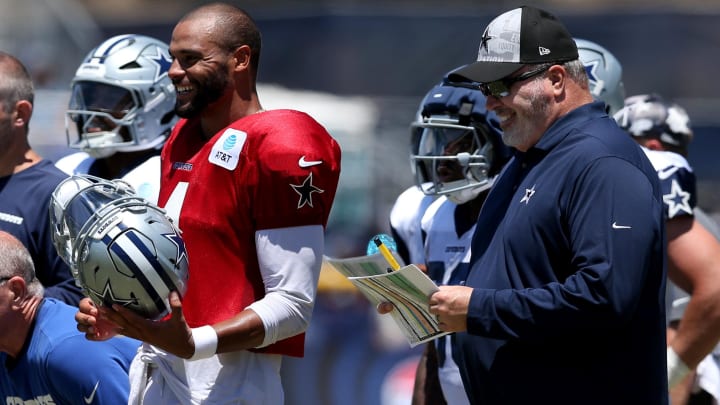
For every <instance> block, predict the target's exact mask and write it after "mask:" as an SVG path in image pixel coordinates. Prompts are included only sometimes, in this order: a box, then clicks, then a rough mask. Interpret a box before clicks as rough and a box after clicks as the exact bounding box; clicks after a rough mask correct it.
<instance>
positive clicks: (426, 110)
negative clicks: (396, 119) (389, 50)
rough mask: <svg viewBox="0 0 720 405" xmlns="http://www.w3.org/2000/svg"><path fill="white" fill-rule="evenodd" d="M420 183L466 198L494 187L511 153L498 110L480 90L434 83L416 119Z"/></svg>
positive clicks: (430, 190)
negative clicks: (487, 103) (489, 108)
mask: <svg viewBox="0 0 720 405" xmlns="http://www.w3.org/2000/svg"><path fill="white" fill-rule="evenodd" d="M410 131H411V142H412V145H411V156H410V160H411V163H412V164H413V166H414V167H413V173H414V174H415V182H416V185H417V186H418V187H419V188H420V189H421V190H422V191H423V193H425V194H427V195H445V196H447V197H448V199H450V201H452V202H454V203H456V204H463V203H466V202H468V201H470V200H472V199H474V198H475V197H477V196H478V195H479V194H480V193H481V192H482V191H485V190H487V189H489V188H490V187H491V186H492V183H493V180H494V177H495V175H497V174H498V173H499V171H500V169H501V168H502V166H503V165H504V164H505V162H506V161H507V159H508V158H509V150H508V148H507V147H506V146H505V145H504V144H503V142H502V136H501V135H500V130H499V129H498V124H497V121H496V118H495V116H494V113H492V112H491V111H487V110H486V109H485V96H483V95H482V93H481V92H480V90H477V89H471V88H466V87H455V86H453V85H452V83H449V84H442V85H438V86H435V87H434V88H433V89H431V90H430V92H428V93H427V95H426V96H425V98H424V99H423V101H422V103H421V105H420V113H419V114H418V118H417V120H416V122H414V123H412V124H411V129H410Z"/></svg>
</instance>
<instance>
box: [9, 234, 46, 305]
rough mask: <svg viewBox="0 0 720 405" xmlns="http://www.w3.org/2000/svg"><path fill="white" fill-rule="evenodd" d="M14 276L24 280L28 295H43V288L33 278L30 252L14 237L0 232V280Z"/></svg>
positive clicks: (33, 271)
mask: <svg viewBox="0 0 720 405" xmlns="http://www.w3.org/2000/svg"><path fill="white" fill-rule="evenodd" d="M14 276H20V277H22V278H23V279H24V280H25V283H26V284H27V289H28V292H29V295H31V296H42V295H43V287H42V285H41V284H40V281H39V280H38V279H37V278H36V277H35V266H34V264H33V260H32V257H31V256H30V252H28V250H27V249H26V248H25V246H24V245H23V244H22V243H21V242H20V241H19V240H18V239H17V238H16V237H14V236H13V235H11V234H9V233H7V232H4V231H0V279H7V278H10V277H14Z"/></svg>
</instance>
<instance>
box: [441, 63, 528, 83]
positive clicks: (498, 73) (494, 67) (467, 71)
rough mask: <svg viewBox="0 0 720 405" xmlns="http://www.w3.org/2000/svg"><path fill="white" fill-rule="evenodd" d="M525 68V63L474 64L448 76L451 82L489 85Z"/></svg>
mask: <svg viewBox="0 0 720 405" xmlns="http://www.w3.org/2000/svg"><path fill="white" fill-rule="evenodd" d="M523 66H525V64H524V63H510V62H484V61H483V62H474V63H470V64H468V65H465V66H463V67H461V68H459V69H455V70H454V71H452V72H450V73H449V74H448V80H450V81H451V82H477V83H489V82H494V81H495V80H498V79H502V78H503V77H505V76H507V75H509V74H510V73H513V72H514V71H516V70H518V69H520V68H521V67H523Z"/></svg>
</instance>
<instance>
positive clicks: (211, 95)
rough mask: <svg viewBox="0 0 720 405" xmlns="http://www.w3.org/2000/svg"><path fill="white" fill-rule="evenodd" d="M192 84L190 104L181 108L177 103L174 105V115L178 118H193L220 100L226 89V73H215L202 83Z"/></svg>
mask: <svg viewBox="0 0 720 405" xmlns="http://www.w3.org/2000/svg"><path fill="white" fill-rule="evenodd" d="M193 84H194V87H195V89H196V91H195V96H194V97H193V98H192V99H191V100H190V103H188V104H187V105H183V106H181V105H180V104H179V102H176V103H175V113H176V114H177V115H178V116H179V117H180V118H191V117H194V116H196V115H198V114H199V113H200V112H202V111H203V110H204V109H205V107H207V106H208V105H209V104H212V103H213V102H215V101H217V100H218V99H220V97H222V95H223V93H224V92H225V90H226V89H227V85H228V77H227V72H217V74H215V75H212V76H209V77H208V78H207V79H205V80H204V81H203V82H202V83H198V82H194V83H193Z"/></svg>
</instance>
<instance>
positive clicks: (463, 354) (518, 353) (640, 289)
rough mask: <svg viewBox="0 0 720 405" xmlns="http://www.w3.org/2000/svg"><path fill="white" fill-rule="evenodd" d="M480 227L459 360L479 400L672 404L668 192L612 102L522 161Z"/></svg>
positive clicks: (548, 137)
mask: <svg viewBox="0 0 720 405" xmlns="http://www.w3.org/2000/svg"><path fill="white" fill-rule="evenodd" d="M477 230H478V231H477V232H476V233H475V236H474V238H473V242H472V255H473V259H472V263H473V267H472V269H471V271H470V274H469V275H468V279H467V285H468V286H470V287H473V288H474V290H473V293H472V297H471V300H470V308H469V313H468V316H467V327H468V330H467V333H460V334H458V336H457V343H458V350H457V351H456V353H454V355H455V357H456V360H457V362H458V364H459V366H460V371H461V373H462V377H463V382H464V384H465V387H466V389H467V390H468V395H469V397H470V400H471V402H473V403H478V404H479V403H482V404H604V405H605V404H666V403H667V376H666V364H665V362H666V347H665V315H664V309H665V307H664V289H665V246H664V239H665V228H664V219H663V200H662V197H661V191H660V185H659V182H658V176H657V174H656V172H655V170H654V169H653V167H652V165H651V164H650V162H649V161H648V159H647V157H646V156H645V154H644V153H643V152H642V150H641V149H640V147H639V146H638V145H637V144H636V143H635V142H634V141H633V140H632V138H631V137H629V136H628V135H627V134H626V133H625V132H623V131H622V130H621V129H620V128H619V127H618V126H617V125H616V124H615V122H614V121H613V120H612V119H610V118H609V117H608V116H607V115H606V114H605V112H604V107H603V105H602V103H592V104H588V105H585V106H582V107H580V108H577V109H575V110H573V111H571V112H570V113H568V114H566V115H565V116H563V117H561V118H560V119H559V120H557V121H556V122H555V123H554V124H553V125H552V126H551V127H550V128H549V129H548V130H547V131H546V132H545V134H544V135H543V136H542V138H541V139H540V140H539V142H538V143H537V144H536V145H535V147H533V148H531V149H530V150H528V151H527V152H526V153H518V154H517V155H516V156H515V157H514V158H513V159H512V160H511V161H510V162H509V163H508V165H507V166H506V168H505V169H504V171H503V173H502V175H501V177H500V178H499V179H498V181H497V182H496V183H495V186H494V188H493V189H492V191H491V192H490V195H489V196H488V199H487V200H486V202H485V205H484V206H483V209H482V211H481V214H480V217H479V219H478V225H477Z"/></svg>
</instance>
